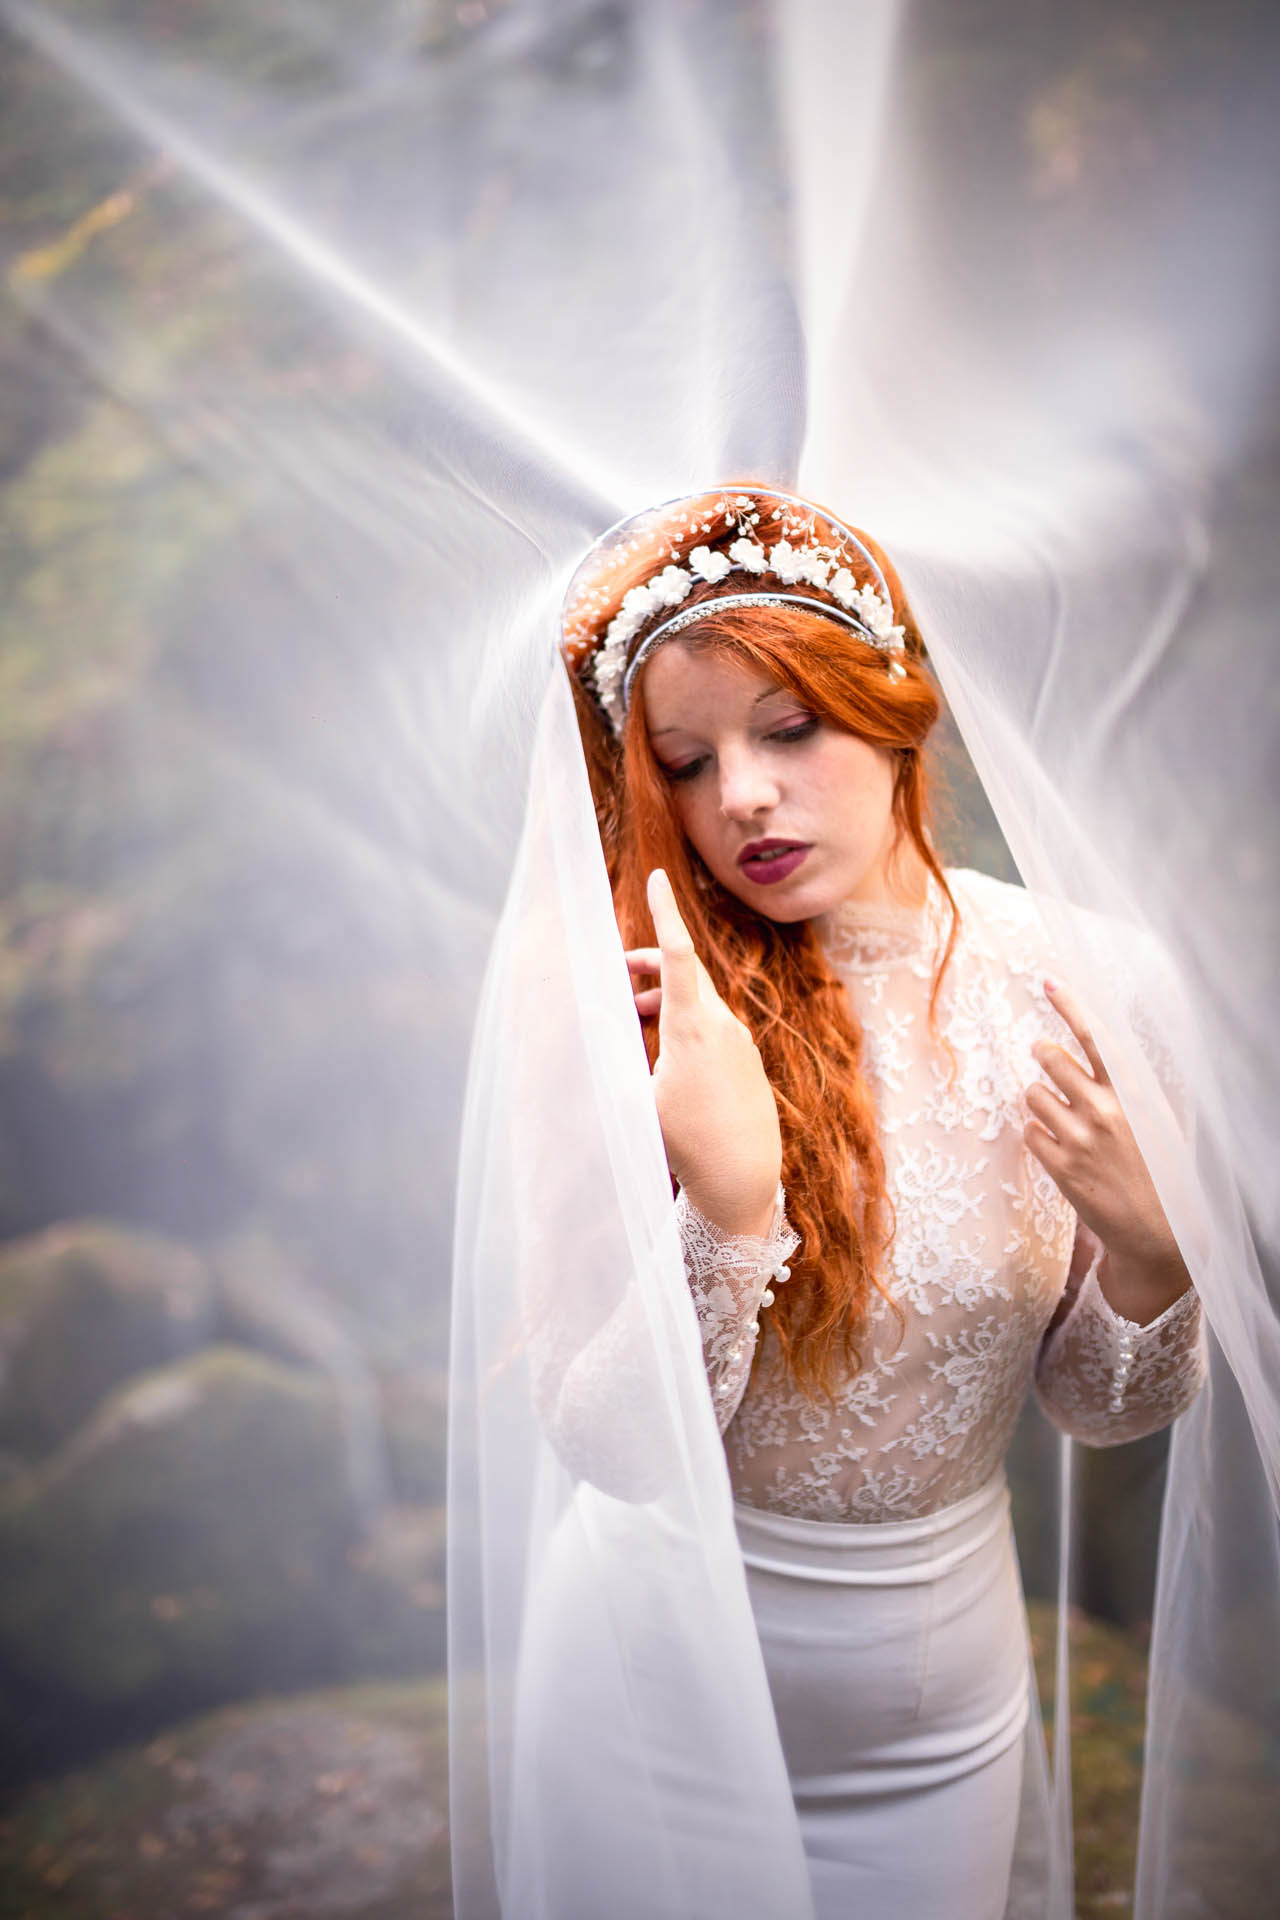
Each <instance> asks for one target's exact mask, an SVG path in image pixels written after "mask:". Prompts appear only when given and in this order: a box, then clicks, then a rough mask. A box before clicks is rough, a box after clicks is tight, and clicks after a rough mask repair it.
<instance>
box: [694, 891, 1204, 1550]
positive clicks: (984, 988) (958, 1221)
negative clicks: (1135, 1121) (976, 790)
mask: <svg viewBox="0 0 1280 1920" xmlns="http://www.w3.org/2000/svg"><path fill="white" fill-rule="evenodd" d="M947 878H948V882H949V884H950V886H951V889H952V892H953V894H954V895H955V899H956V904H957V906H958V907H959V909H960V917H961V924H960V932H959V937H958V940H957V944H956V947H955V950H954V952H953V953H952V956H951V959H950V961H949V962H948V965H947V971H946V973H945V975H944V977H943V984H942V991H941V994H940V996H939V1003H938V1016H937V1035H936V1037H935V1036H934V1035H931V1034H930V1032H929V1025H928V1004H929V994H930V989H931V986H932V981H933V976H934V969H935V965H936V960H937V957H938V955H939V954H940V952H941V944H940V943H941V942H942V941H944V940H945V937H946V931H947V920H948V918H949V911H950V910H949V908H948V907H947V905H946V902H945V900H944V899H943V897H942V895H941V892H940V890H938V889H937V888H936V887H935V888H934V889H933V890H932V893H931V896H930V899H929V902H928V904H927V905H926V906H925V907H922V908H920V909H918V910H917V909H913V908H901V907H885V906H880V905H867V906H864V905H861V904H858V903H850V904H846V905H845V906H843V907H841V908H839V909H837V911H836V912H834V913H833V914H831V915H829V916H826V917H825V919H824V920H823V922H822V923H821V931H822V938H823V943H824V945H825V946H826V949H827V952H828V953H829V955H830V957H831V960H832V963H833V965H834V966H835V968H836V970H837V972H838V973H839V974H840V975H841V977H842V978H843V979H844V980H845V981H846V982H847V985H848V989H849V993H850V996H851V998H852V1001H853V1005H854V1009H855V1011H856V1013H857V1015H858V1017H859V1019H860V1021H861V1023H862V1026H863V1030H864V1034H865V1041H864V1047H865V1054H864V1066H865V1071H866V1074H867V1077H868V1080H869V1081H870V1084H871V1087H872V1090H873V1094H874V1097H875V1100H876V1105H877V1112H878V1116H879V1123H880V1133H881V1141H882V1145H883V1150H884V1156H885V1171H886V1179H887V1184H888V1189H889V1194H890V1198H891V1199H892V1202H893V1206H894V1213H895V1221H896V1229H895V1233H894V1240H893V1247H892V1253H891V1291H892V1296H893V1301H894V1302H896V1303H897V1305H898V1306H899V1307H900V1308H901V1309H902V1311H903V1314H904V1316H905V1318H904V1320H903V1321H902V1322H900V1321H899V1319H898V1317H897V1315H896V1314H895V1312H894V1310H893V1306H892V1305H891V1304H890V1302H889V1301H887V1300H886V1299H885V1298H884V1297H883V1296H882V1295H880V1294H876V1295H875V1296H874V1297H873V1304H872V1309H871V1315H870V1322H869V1325H868V1328H867V1331H866V1336H865V1339H864V1341H863V1349H864V1363H863V1366H862V1368H861V1370H860V1371H859V1372H858V1373H856V1374H855V1375H854V1376H853V1377H852V1378H851V1379H849V1380H847V1381H845V1382H844V1384H843V1385H842V1386H841V1387H840V1388H839V1389H838V1391H837V1394H836V1397H835V1404H834V1405H833V1406H827V1405H826V1404H825V1403H823V1402H818V1403H814V1402H812V1401H810V1400H808V1399H806V1397H805V1396H804V1395H803V1394H801V1393H800V1392H799V1391H798V1389H796V1388H795V1387H793V1386H791V1385H790V1384H789V1383H788V1382H787V1380H786V1378H785V1375H784V1373H783V1370H782V1368H781V1365H780V1361H779V1357H778V1353H777V1349H776V1346H774V1344H773V1343H772V1342H771V1340H770V1338H769V1322H768V1309H769V1306H770V1305H771V1304H772V1299H773V1292H774V1288H775V1287H776V1286H778V1285H782V1284H785V1278H784V1275H785V1271H786V1268H785V1262H786V1259H787V1257H788V1255H789V1254H790V1253H791V1252H793V1251H794V1249H795V1246H796V1245H797V1242H796V1240H795V1237H794V1236H793V1235H791V1234H790V1233H789V1232H788V1231H787V1230H786V1225H785V1219H784V1218H781V1217H780V1218H779V1221H778V1228H777V1231H776V1233H775V1235H774V1237H773V1238H772V1239H771V1240H768V1241H765V1240H746V1239H728V1238H727V1237H726V1236H725V1235H723V1234H721V1233H719V1232H718V1231H717V1229H716V1228H715V1227H714V1226H712V1225H711V1223H710V1222H709V1221H707V1220H705V1219H704V1218H703V1217H702V1216H701V1215H700V1214H698V1213H697V1211H696V1209H694V1208H693V1207H692V1206H691V1204H690V1203H689V1202H688V1200H687V1199H686V1198H685V1197H684V1196H683V1195H681V1196H680V1198H679V1200H678V1202H677V1209H678V1212H679V1216H680V1221H681V1240H682V1244H683V1247H684V1253H685V1266H686V1270H687V1272H688V1274H689V1280H690V1285H691V1287H692V1290H693V1297H694V1302H695V1305H696V1307H697V1310H698V1319H699V1324H700V1326H701V1329H702V1339H703V1350H704V1353H705V1355H706V1361H707V1371H708V1374H709V1377H710V1380H711V1385H712V1391H713V1394H714V1397H715V1404H716V1408H717V1412H718V1416H719V1420H720V1425H721V1428H722V1430H723V1431H724V1435H725V1448H726V1452H727V1454H728V1458H729V1467H730V1472H731V1475H732V1479H733V1484H734V1491H735V1494H736V1497H737V1498H738V1500H740V1501H742V1502H744V1503H745V1504H747V1505H749V1506H753V1507H761V1508H767V1509H770V1510H773V1511H776V1512H780V1513H788V1514H794V1515H800V1516H803V1517H805V1518H807V1519H812V1520H858V1521H885V1520H895V1519H902V1518H907V1517H915V1516H918V1515H921V1514H927V1513H933V1512H936V1511H937V1510H938V1509H939V1508H941V1507H944V1506H947V1505H949V1504H950V1503H952V1502H954V1501H957V1500H960V1499H962V1498H964V1496H965V1495H967V1494H970V1493H973V1492H975V1491H976V1490H977V1489H978V1488H979V1487H981V1486H983V1485H984V1484H985V1483H986V1482H987V1481H988V1480H989V1479H990V1477H991V1475H992V1473H993V1472H994V1471H995V1470H996V1468H997V1467H998V1466H999V1464H1000V1462H1001V1461H1002V1459H1003V1457H1004V1454H1005V1451H1006V1449H1007V1447H1008V1444H1009V1439H1010V1436H1011V1434H1012V1432H1013V1427H1014V1423H1015V1421H1016V1420H1017V1417H1018V1413H1019V1411H1020V1409H1021V1406H1022V1403H1023V1400H1024V1398H1025V1396H1026V1393H1027V1391H1028V1389H1029V1388H1031V1387H1032V1385H1033V1384H1034V1388H1035V1391H1036V1393H1037V1394H1038V1396H1039V1398H1040V1402H1041V1404H1042V1406H1043V1407H1044V1409H1045V1411H1046V1412H1047V1413H1048V1415H1049V1417H1050V1419H1051V1420H1053V1421H1054V1423H1055V1424H1056V1425H1057V1426H1059V1427H1061V1428H1063V1429H1064V1431H1066V1432H1067V1433H1069V1434H1071V1435H1072V1436H1073V1437H1074V1438H1075V1439H1077V1440H1082V1441H1085V1442H1087V1443H1089V1444H1092V1445H1103V1446H1105V1445H1109V1444H1114V1443H1117V1442H1119V1441H1122V1440H1134V1439H1137V1438H1138V1437H1139V1436H1141V1435H1142V1434H1146V1433H1151V1432H1154V1431H1155V1430H1156V1429H1157V1428H1160V1427H1163V1426H1167V1425H1168V1423H1169V1422H1170V1421H1171V1420H1173V1419H1174V1418H1175V1417H1176V1415H1177V1414H1179V1413H1180V1412H1181V1411H1182V1409H1183V1408H1184V1407H1185V1406H1186V1405H1188V1403H1189V1402H1190V1400H1191V1399H1192V1398H1193V1396H1194V1394H1195V1392H1196V1390H1197V1388H1198V1386H1199V1385H1200V1381H1201V1379H1202V1376H1203V1369H1204V1351H1203V1344H1202V1339H1201V1327H1200V1309H1199V1304H1198V1301H1197V1299H1196V1296H1195V1293H1194V1292H1193V1291H1190V1290H1189V1291H1188V1292H1187V1293H1185V1294H1183V1296H1182V1298H1181V1299H1180V1300H1178V1301H1177V1302H1175V1304H1174V1305H1173V1306H1171V1307H1170V1308H1169V1309H1168V1311H1167V1312H1166V1313H1164V1314H1162V1315H1161V1316H1160V1318H1159V1319H1158V1320H1154V1321H1152V1322H1151V1323H1150V1324H1149V1325H1147V1326H1137V1325H1134V1324H1133V1323H1131V1322H1129V1321H1126V1320H1123V1319H1121V1318H1120V1317H1119V1316H1118V1315H1117V1314H1116V1313H1114V1312H1113V1311H1112V1309H1111V1308H1110V1307H1109V1306H1108V1304H1107V1301H1106V1298H1105V1296H1104V1295H1103V1293H1102V1290H1101V1288H1100V1287H1099V1285H1098V1279H1097V1265H1098V1258H1097V1256H1096V1255H1095V1257H1093V1258H1092V1259H1089V1258H1088V1257H1087V1251H1086V1250H1087V1242H1086V1241H1085V1239H1084V1237H1083V1236H1081V1240H1080V1244H1079V1248H1078V1250H1076V1216H1075V1212H1074V1210H1073V1208H1072V1207H1071V1206H1070V1204H1069V1203H1068V1201H1067V1200H1065V1199H1064V1198H1063V1196H1062V1194H1061V1193H1060V1192H1059V1191H1058V1188H1057V1187H1056V1186H1055V1185H1054V1183H1053V1181H1052V1180H1051V1179H1050V1177H1049V1175H1048V1174H1047V1173H1046V1172H1045V1170H1044V1168H1043V1167H1042V1166H1041V1165H1040V1163H1039V1161H1037V1160H1036V1159H1035V1158H1034V1156H1033V1155H1032V1154H1030V1153H1029V1152H1028V1151H1027V1149H1026V1148H1025V1147H1024V1145H1023V1140H1022V1129H1023V1125H1024V1122H1025V1118H1026V1113H1025V1108H1024V1105H1023V1097H1022V1096H1023V1092H1024V1089H1025V1088H1026V1087H1027V1086H1028V1085H1030V1083H1031V1082H1032V1080H1034V1079H1037V1078H1039V1079H1044V1078H1045V1076H1044V1075H1042V1074H1041V1072H1040V1069H1039V1067H1038V1065H1037V1063H1036V1061H1035V1060H1034V1058H1033V1057H1032V1053H1031V1048H1032V1046H1033V1044H1034V1042H1035V1041H1036V1040H1038V1039H1049V1040H1053V1041H1056V1042H1058V1043H1060V1044H1062V1045H1064V1046H1067V1047H1069V1048H1070V1049H1071V1050H1072V1051H1073V1052H1074V1053H1076V1054H1077V1055H1078V1054H1079V1049H1078V1047H1077V1046H1076V1043H1075V1041H1074V1039H1073V1038H1072V1036H1071V1034H1070V1032H1069V1030H1068V1028H1067V1026H1066V1024H1065V1022H1063V1021H1062V1019H1061V1018H1060V1016H1059V1015H1058V1014H1057V1013H1056V1012H1055V1011H1054V1010H1053V1008H1052V1006H1051V1005H1050V1003H1049V1000H1048V998H1047V997H1046V995H1045V992H1044V986H1043V981H1044V976H1045V973H1046V971H1048V970H1050V969H1051V967H1052V960H1051V956H1050V954H1049V952H1048V950H1047V947H1046V944H1045V940H1044V936H1043V933H1042V932H1041V930H1040V927H1039V921H1038V918H1037V915H1036V911H1035V907H1034V903H1033V902H1032V901H1031V900H1030V899H1029V897H1028V896H1027V894H1026V893H1025V892H1024V891H1023V890H1022V889H1021V888H1020V887H1014V886H1009V885H1006V884H1005V883H1003V882H1001V881H998V880H993V879H991V878H990V877H989V876H987V875H985V874H980V873H973V872H967V871H954V872H949V873H948V875H947ZM948 1044H949V1046H950V1049H951V1054H949V1053H948V1050H947V1049H948ZM952 1055H954V1062H955V1065H954V1072H953V1068H952V1057H951V1056H952ZM1073 1250H1076V1252H1075V1259H1074V1262H1073ZM1073 1268H1074V1271H1073ZM1069 1275H1070V1281H1069ZM1068 1286H1070V1292H1071V1295H1072V1298H1071V1304H1070V1307H1069V1310H1068V1311H1067V1313H1066V1315H1065V1317H1064V1318H1063V1319H1062V1320H1061V1322H1060V1324H1058V1325H1057V1326H1055V1327H1054V1329H1053V1331H1052V1332H1049V1331H1048V1329H1049V1326H1050V1322H1051V1321H1052V1320H1053V1319H1054V1315H1055V1312H1056V1311H1057V1309H1058V1307H1059V1304H1060V1302H1062V1300H1063V1294H1064V1289H1066V1288H1068ZM757 1346H759V1347H760V1358H759V1364H758V1365H757V1366H756V1368H755V1371H754V1373H753V1372H752V1361H753V1357H754V1355H755V1352H756V1348H757Z"/></svg>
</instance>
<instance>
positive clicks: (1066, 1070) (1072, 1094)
mask: <svg viewBox="0 0 1280 1920" xmlns="http://www.w3.org/2000/svg"><path fill="white" fill-rule="evenodd" d="M1031 1052H1032V1055H1033V1057H1034V1058H1035V1060H1037V1061H1038V1063H1039V1064H1040V1066H1042V1067H1043V1068H1044V1070H1045V1072H1046V1073H1047V1074H1048V1076H1049V1078H1050V1079H1051V1080H1052V1081H1053V1083H1054V1085H1055V1086H1056V1087H1058V1088H1059V1089H1060V1090H1061V1092H1062V1093H1064V1094H1065V1095H1066V1097H1067V1099H1068V1100H1070V1101H1072V1102H1073V1103H1078V1104H1081V1105H1083V1104H1084V1102H1085V1101H1087V1100H1088V1098H1089V1094H1090V1091H1091V1090H1096V1088H1097V1085H1098V1083H1097V1081H1096V1080H1095V1079H1094V1078H1093V1076H1092V1074H1090V1073H1089V1072H1087V1070H1086V1069H1085V1068H1084V1067H1082V1066H1081V1065H1080V1062H1079V1061H1078V1060H1077V1059H1076V1057H1075V1055H1074V1054H1071V1053H1068V1052H1067V1050H1066V1048H1065V1047H1060V1046H1059V1045H1058V1044H1057V1042H1056V1041H1054V1040H1037V1041H1036V1043H1035V1045H1034V1046H1033V1047H1032V1049H1031Z"/></svg>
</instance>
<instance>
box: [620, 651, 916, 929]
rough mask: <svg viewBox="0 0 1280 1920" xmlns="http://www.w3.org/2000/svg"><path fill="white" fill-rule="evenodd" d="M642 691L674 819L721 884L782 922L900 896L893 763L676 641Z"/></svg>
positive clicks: (723, 658) (729, 663)
mask: <svg viewBox="0 0 1280 1920" xmlns="http://www.w3.org/2000/svg"><path fill="white" fill-rule="evenodd" d="M642 683H643V706H644V719H645V725H646V727H647V729H648V733H649V739H650V741H651V743H652V746H653V751H654V754H655V756H656V758H657V761H658V764H659V766H660V767H661V768H662V770H663V772H664V773H665V775H666V778H667V781H668V783H669V785H670V788H671V796H672V800H673V802H674V804H675V810H676V814H677V817H678V819H679V821H680V824H681V826H682V827H683V829H684V831H685V834H686V836H687V838H688V839H689V841H690V843H691V844H692V845H693V846H694V847H695V848H696V850H697V851H698V853H699V854H701V856H702V859H703V860H704V862H705V863H706V865H707V867H708V868H709V869H710V871H711V872H712V873H713V874H714V876H715V878H716V879H717V880H718V881H719V882H720V884H721V886H723V887H726V888H727V889H728V891H729V892H730V893H732V894H734V895H735V896H736V897H737V898H738V899H739V900H741V901H743V902H744V903H745V904H746V905H747V906H749V907H751V908H752V909H753V910H754V911H755V912H757V913H759V914H763V915H765V916H767V918H769V919H770V920H779V921H785V922H791V921H796V920H807V919H810V918H811V917H812V916H813V915H814V914H818V913H826V912H828V911H829V910H830V909H831V908H832V907H835V906H838V905H839V904H840V903H841V901H844V900H890V899H895V898H898V897H900V896H899V895H897V894H896V893H895V892H894V891H893V890H892V889H891V887H890V883H889V861H890V855H891V853H892V851H893V847H894V843H895V839H896V827H895V823H894V819H893V791H894V777H895V770H896V763H895V760H894V756H893V755H892V754H891V753H889V752H888V751H887V750H886V749H884V748H883V747H876V746H872V745H871V744H870V742H868V741H866V740H863V739H862V738H860V737H859V736H858V735H857V734H853V733H846V732H845V731H844V729H843V728H841V727H837V726H835V725H834V724H833V723H832V722H830V721H828V720H825V719H819V718H818V717H817V716H816V715H815V714H813V713H812V712H811V711H810V709H809V708H807V707H806V706H805V704H804V702H803V701H802V700H801V699H800V698H799V696H798V695H796V694H794V693H792V692H791V691H790V690H789V689H787V688H785V687H780V686H779V685H778V684H777V682H776V681H774V680H771V679H769V678H768V676H767V675H765V674H763V673H761V672H759V671H758V670H757V669H755V668H753V667H750V666H748V665H746V664H744V663H742V662H739V661H737V660H735V659H734V658H732V656H730V655H728V654H725V653H722V652H719V651H716V650H714V649H711V648H695V647H690V646H688V645H686V644H684V643H683V642H681V641H678V640H672V641H668V642H667V644H666V645H665V646H661V647H659V648H658V650H657V652H656V653H655V654H654V655H653V657H652V659H650V660H649V661H648V662H647V663H646V665H645V668H644V673H643V676H642Z"/></svg>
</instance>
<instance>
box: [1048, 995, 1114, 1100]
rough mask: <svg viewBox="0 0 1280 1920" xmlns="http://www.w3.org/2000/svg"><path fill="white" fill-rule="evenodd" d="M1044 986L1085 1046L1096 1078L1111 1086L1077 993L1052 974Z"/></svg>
mask: <svg viewBox="0 0 1280 1920" xmlns="http://www.w3.org/2000/svg"><path fill="white" fill-rule="evenodd" d="M1044 988H1045V992H1046V993H1047V994H1048V995H1049V998H1050V1001H1051V1002H1052V1004H1053V1005H1054V1006H1055V1007H1056V1008H1057V1010H1058V1012H1059V1013H1060V1014H1061V1015H1062V1017H1063V1019H1064V1020H1065V1021H1066V1023H1067V1025H1068V1026H1069V1027H1070V1029H1071V1031H1072V1033H1074V1035H1075V1037H1076V1039H1077V1040H1078V1041H1079V1042H1080V1045H1081V1046H1082V1047H1083V1048H1084V1055H1085V1059H1086V1060H1087V1061H1088V1062H1089V1065H1090V1066H1091V1067H1092V1068H1093V1073H1094V1078H1095V1079H1096V1080H1097V1081H1098V1082H1099V1084H1100V1085H1101V1086H1104V1087H1109V1086H1110V1085H1111V1079H1110V1076H1109V1075H1108V1073H1107V1070H1106V1068H1105V1067H1104V1066H1103V1064H1102V1055H1101V1054H1100V1053H1099V1052H1098V1046H1097V1042H1096V1041H1095V1040H1094V1037H1093V1031H1092V1029H1091V1027H1090V1025H1089V1022H1088V1021H1087V1020H1086V1019H1085V1013H1084V1008H1083V1007H1082V1006H1081V1004H1080V1002H1079V1001H1078V1000H1077V999H1076V996H1075V994H1074V993H1072V991H1071V989H1070V987H1068V986H1066V985H1065V984H1064V982H1063V981H1061V980H1057V979H1055V978H1054V977H1053V976H1052V975H1050V977H1049V978H1048V979H1047V980H1046V981H1045V983H1044Z"/></svg>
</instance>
